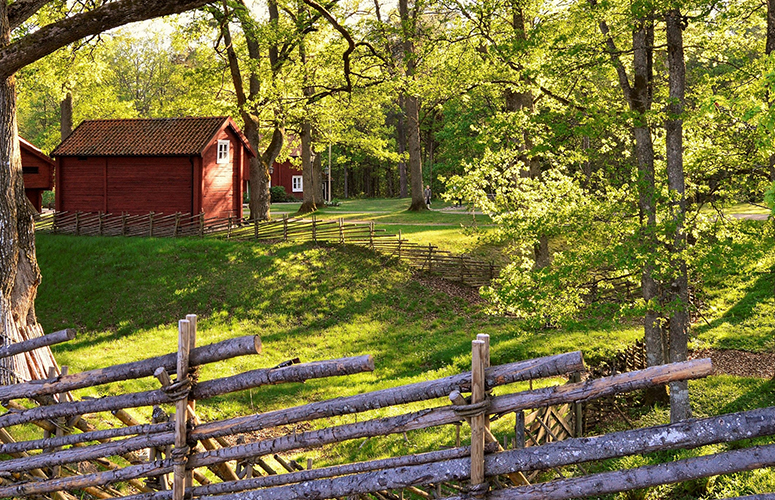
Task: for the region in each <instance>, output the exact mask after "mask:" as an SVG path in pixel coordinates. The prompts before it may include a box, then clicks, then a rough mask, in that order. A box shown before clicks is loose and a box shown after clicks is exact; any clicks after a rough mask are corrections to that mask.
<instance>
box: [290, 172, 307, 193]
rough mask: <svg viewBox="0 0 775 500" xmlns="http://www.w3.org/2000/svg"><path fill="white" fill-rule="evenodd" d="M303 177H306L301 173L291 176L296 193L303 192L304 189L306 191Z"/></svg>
mask: <svg viewBox="0 0 775 500" xmlns="http://www.w3.org/2000/svg"><path fill="white" fill-rule="evenodd" d="M303 179H304V178H303V177H302V176H300V175H294V176H293V177H291V190H292V191H293V192H294V193H301V192H302V191H304V181H303Z"/></svg>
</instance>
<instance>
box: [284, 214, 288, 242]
mask: <svg viewBox="0 0 775 500" xmlns="http://www.w3.org/2000/svg"><path fill="white" fill-rule="evenodd" d="M283 241H288V214H283Z"/></svg>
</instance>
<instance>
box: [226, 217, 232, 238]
mask: <svg viewBox="0 0 775 500" xmlns="http://www.w3.org/2000/svg"><path fill="white" fill-rule="evenodd" d="M226 239H227V240H229V239H231V215H230V216H229V227H228V228H227V229H226Z"/></svg>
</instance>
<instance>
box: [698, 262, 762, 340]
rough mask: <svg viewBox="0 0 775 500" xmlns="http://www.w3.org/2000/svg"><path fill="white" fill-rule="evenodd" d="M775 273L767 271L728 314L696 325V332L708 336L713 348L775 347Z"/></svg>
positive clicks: (703, 336)
mask: <svg viewBox="0 0 775 500" xmlns="http://www.w3.org/2000/svg"><path fill="white" fill-rule="evenodd" d="M774 285H775V274H773V273H766V274H761V275H759V277H758V278H757V279H756V280H755V281H754V282H753V283H752V284H751V285H750V286H748V287H747V288H746V290H745V294H744V296H743V297H742V298H741V299H739V300H738V301H737V302H735V304H734V305H733V306H732V307H730V308H729V309H727V310H726V311H725V312H724V314H722V315H721V316H719V317H718V318H716V319H713V320H711V321H709V322H700V323H698V324H696V325H695V326H694V327H693V330H694V335H695V336H697V337H699V338H701V339H707V340H708V341H709V342H710V343H711V347H714V348H718V349H740V350H747V351H754V352H757V351H762V350H772V349H773V348H775V344H774V343H773V338H774V337H773V336H774V335H775V328H773V326H772V314H770V313H772V312H773V311H775V304H774V303H773V286H774Z"/></svg>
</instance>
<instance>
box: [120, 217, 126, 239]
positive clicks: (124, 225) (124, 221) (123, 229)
mask: <svg viewBox="0 0 775 500" xmlns="http://www.w3.org/2000/svg"><path fill="white" fill-rule="evenodd" d="M121 236H126V212H121Z"/></svg>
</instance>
